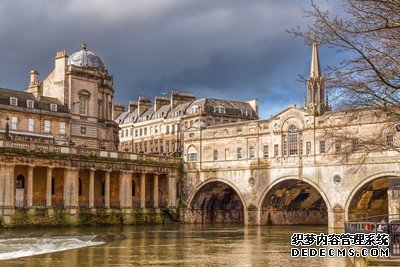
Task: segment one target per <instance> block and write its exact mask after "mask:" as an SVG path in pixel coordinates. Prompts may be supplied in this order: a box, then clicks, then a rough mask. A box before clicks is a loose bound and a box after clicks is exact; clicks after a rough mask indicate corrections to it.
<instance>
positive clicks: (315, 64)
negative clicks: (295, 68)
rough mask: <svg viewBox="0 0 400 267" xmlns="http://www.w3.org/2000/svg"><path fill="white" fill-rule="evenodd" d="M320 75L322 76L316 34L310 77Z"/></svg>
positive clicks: (318, 76)
mask: <svg viewBox="0 0 400 267" xmlns="http://www.w3.org/2000/svg"><path fill="white" fill-rule="evenodd" d="M320 77H321V67H320V65H319V55H318V43H317V38H316V37H315V36H314V40H313V43H312V56H311V69H310V78H320Z"/></svg>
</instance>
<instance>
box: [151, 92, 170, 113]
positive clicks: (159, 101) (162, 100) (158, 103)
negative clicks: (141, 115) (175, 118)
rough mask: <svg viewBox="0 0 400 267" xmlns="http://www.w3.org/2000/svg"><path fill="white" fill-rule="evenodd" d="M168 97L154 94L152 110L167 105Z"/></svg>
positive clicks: (168, 102)
mask: <svg viewBox="0 0 400 267" xmlns="http://www.w3.org/2000/svg"><path fill="white" fill-rule="evenodd" d="M170 101H171V100H170V99H169V98H168V97H164V96H156V98H155V99H154V111H157V110H159V109H160V108H161V107H162V106H165V105H169V104H170Z"/></svg>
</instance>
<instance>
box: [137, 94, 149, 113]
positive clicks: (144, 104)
mask: <svg viewBox="0 0 400 267" xmlns="http://www.w3.org/2000/svg"><path fill="white" fill-rule="evenodd" d="M148 108H151V100H150V98H149V97H147V96H139V101H138V116H140V115H142V114H143V112H144V111H145V110H146V109H148Z"/></svg>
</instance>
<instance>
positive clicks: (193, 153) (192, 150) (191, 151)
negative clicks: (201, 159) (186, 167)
mask: <svg viewBox="0 0 400 267" xmlns="http://www.w3.org/2000/svg"><path fill="white" fill-rule="evenodd" d="M187 160H188V162H195V161H197V149H196V147H194V146H190V147H189V148H188V156H187Z"/></svg>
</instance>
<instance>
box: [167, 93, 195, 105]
mask: <svg viewBox="0 0 400 267" xmlns="http://www.w3.org/2000/svg"><path fill="white" fill-rule="evenodd" d="M195 99H196V96H195V94H194V93H186V92H179V91H172V92H171V110H172V109H174V108H175V107H176V106H177V105H179V104H182V103H185V102H192V101H193V100H195Z"/></svg>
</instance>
